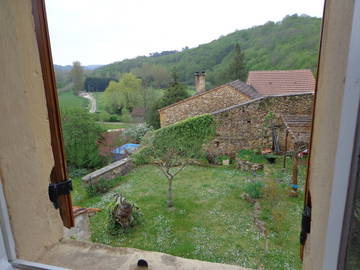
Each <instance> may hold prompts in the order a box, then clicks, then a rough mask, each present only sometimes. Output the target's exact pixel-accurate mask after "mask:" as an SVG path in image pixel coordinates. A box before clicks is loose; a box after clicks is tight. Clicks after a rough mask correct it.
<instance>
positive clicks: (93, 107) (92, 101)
mask: <svg viewBox="0 0 360 270" xmlns="http://www.w3.org/2000/svg"><path fill="white" fill-rule="evenodd" d="M79 96H80V97H83V98H86V99H88V100H90V110H89V112H90V113H95V112H96V99H95V98H94V96H93V95H92V94H90V93H87V92H80V93H79Z"/></svg>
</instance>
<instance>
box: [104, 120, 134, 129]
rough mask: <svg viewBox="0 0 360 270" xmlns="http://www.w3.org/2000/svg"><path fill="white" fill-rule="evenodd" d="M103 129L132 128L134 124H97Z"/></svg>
mask: <svg viewBox="0 0 360 270" xmlns="http://www.w3.org/2000/svg"><path fill="white" fill-rule="evenodd" d="M97 123H98V124H99V125H100V126H101V127H102V128H104V129H106V130H107V129H118V128H129V127H133V126H134V125H136V124H134V123H122V122H113V123H112V122H97Z"/></svg>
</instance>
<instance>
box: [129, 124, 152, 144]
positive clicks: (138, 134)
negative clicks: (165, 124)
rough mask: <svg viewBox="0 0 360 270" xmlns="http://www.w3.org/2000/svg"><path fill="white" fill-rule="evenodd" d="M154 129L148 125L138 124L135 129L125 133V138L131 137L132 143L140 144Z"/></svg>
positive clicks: (131, 128)
mask: <svg viewBox="0 0 360 270" xmlns="http://www.w3.org/2000/svg"><path fill="white" fill-rule="evenodd" d="M151 130H152V127H149V126H147V125H146V124H138V125H136V126H134V127H130V128H127V129H126V130H125V131H124V136H126V137H129V138H130V139H131V140H132V141H134V142H136V143H139V142H140V141H141V140H142V138H143V137H144V136H145V134H146V133H147V132H148V131H151Z"/></svg>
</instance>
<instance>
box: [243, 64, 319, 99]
mask: <svg viewBox="0 0 360 270" xmlns="http://www.w3.org/2000/svg"><path fill="white" fill-rule="evenodd" d="M247 84H249V85H251V86H252V87H254V88H255V89H256V90H257V92H259V93H260V94H261V95H264V96H267V95H270V96H271V95H279V94H291V93H294V94H295V93H305V92H314V91H315V79H314V76H313V74H312V72H311V70H310V69H303V70H268V71H250V72H249V76H248V80H247Z"/></svg>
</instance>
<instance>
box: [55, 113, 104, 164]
mask: <svg viewBox="0 0 360 270" xmlns="http://www.w3.org/2000/svg"><path fill="white" fill-rule="evenodd" d="M61 120H62V131H63V136H64V144H65V152H66V159H67V163H68V165H69V166H71V167H73V168H88V169H92V168H97V167H101V166H102V165H103V164H104V163H105V160H104V159H103V158H102V157H101V156H100V155H99V151H98V145H97V140H98V139H99V138H100V136H101V133H102V131H103V129H102V128H101V127H100V126H99V125H98V124H97V123H96V122H95V120H94V118H93V116H92V115H90V114H89V113H88V112H86V111H85V110H83V109H79V108H71V109H64V110H61Z"/></svg>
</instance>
